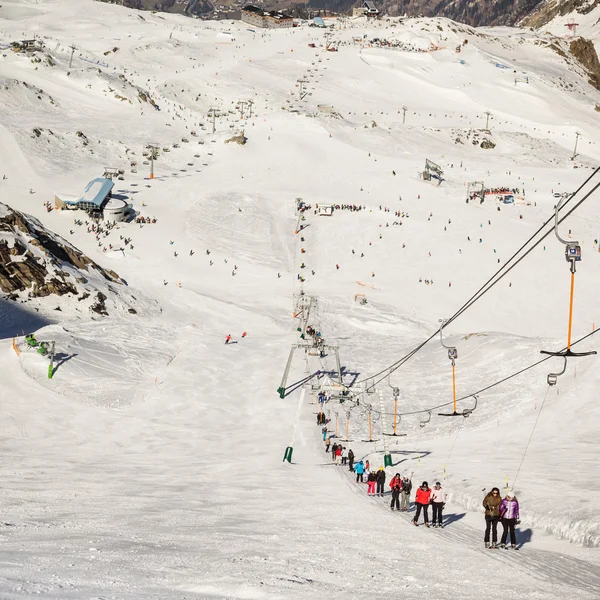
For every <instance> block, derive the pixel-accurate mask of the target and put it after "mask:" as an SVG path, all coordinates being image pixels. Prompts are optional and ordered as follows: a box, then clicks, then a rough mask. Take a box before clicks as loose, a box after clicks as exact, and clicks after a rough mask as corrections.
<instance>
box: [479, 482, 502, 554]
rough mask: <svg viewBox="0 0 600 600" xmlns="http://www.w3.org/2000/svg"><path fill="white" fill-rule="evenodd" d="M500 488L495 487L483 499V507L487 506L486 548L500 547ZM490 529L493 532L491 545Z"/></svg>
mask: <svg viewBox="0 0 600 600" xmlns="http://www.w3.org/2000/svg"><path fill="white" fill-rule="evenodd" d="M501 502H502V499H501V498H500V490H499V489H498V488H497V487H495V488H492V491H491V492H488V494H487V495H486V497H485V498H484V499H483V508H485V536H484V539H483V541H484V542H485V547H486V548H497V547H498V521H499V520H500V503H501ZM490 530H491V532H492V543H491V545H490Z"/></svg>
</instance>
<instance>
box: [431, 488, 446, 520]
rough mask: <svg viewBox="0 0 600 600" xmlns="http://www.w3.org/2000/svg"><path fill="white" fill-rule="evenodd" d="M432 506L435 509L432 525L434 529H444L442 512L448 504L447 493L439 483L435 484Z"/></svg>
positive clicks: (432, 493) (432, 492)
mask: <svg viewBox="0 0 600 600" xmlns="http://www.w3.org/2000/svg"><path fill="white" fill-rule="evenodd" d="M431 504H432V508H433V517H432V519H431V521H432V524H433V526H434V527H442V510H443V509H444V506H445V504H446V492H445V491H444V490H443V489H442V484H441V483H440V482H439V481H436V482H435V486H434V488H433V490H431Z"/></svg>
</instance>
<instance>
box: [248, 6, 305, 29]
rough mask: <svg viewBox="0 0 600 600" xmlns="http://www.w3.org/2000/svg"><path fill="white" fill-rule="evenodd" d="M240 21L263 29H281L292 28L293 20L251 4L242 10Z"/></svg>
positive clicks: (274, 11)
mask: <svg viewBox="0 0 600 600" xmlns="http://www.w3.org/2000/svg"><path fill="white" fill-rule="evenodd" d="M242 21H243V22H244V23H248V25H254V26H256V27H263V28H264V29H281V28H283V27H293V26H294V19H293V18H292V17H290V16H289V15H286V14H284V13H282V12H281V11H276V10H271V11H268V10H263V9H262V8H259V7H258V6H253V5H252V4H248V5H247V6H244V8H242Z"/></svg>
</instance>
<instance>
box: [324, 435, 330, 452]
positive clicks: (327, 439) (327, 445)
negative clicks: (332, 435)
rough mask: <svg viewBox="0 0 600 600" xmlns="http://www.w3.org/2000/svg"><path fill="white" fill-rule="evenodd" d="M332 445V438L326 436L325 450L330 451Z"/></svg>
mask: <svg viewBox="0 0 600 600" xmlns="http://www.w3.org/2000/svg"><path fill="white" fill-rule="evenodd" d="M330 447H331V440H330V439H329V438H325V452H329V448H330Z"/></svg>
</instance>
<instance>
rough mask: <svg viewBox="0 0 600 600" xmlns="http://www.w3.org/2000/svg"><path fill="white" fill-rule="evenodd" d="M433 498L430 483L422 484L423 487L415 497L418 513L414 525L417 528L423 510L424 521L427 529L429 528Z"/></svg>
mask: <svg viewBox="0 0 600 600" xmlns="http://www.w3.org/2000/svg"><path fill="white" fill-rule="evenodd" d="M430 498H431V488H430V487H429V485H428V483H427V482H426V481H424V482H423V483H422V484H421V487H420V488H418V489H417V493H416V495H415V504H416V506H417V513H416V514H415V518H414V519H413V523H414V524H415V526H417V525H418V524H419V523H418V521H419V516H420V515H421V510H422V511H423V519H424V520H425V527H429V515H428V514H427V513H428V508H429V500H430Z"/></svg>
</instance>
